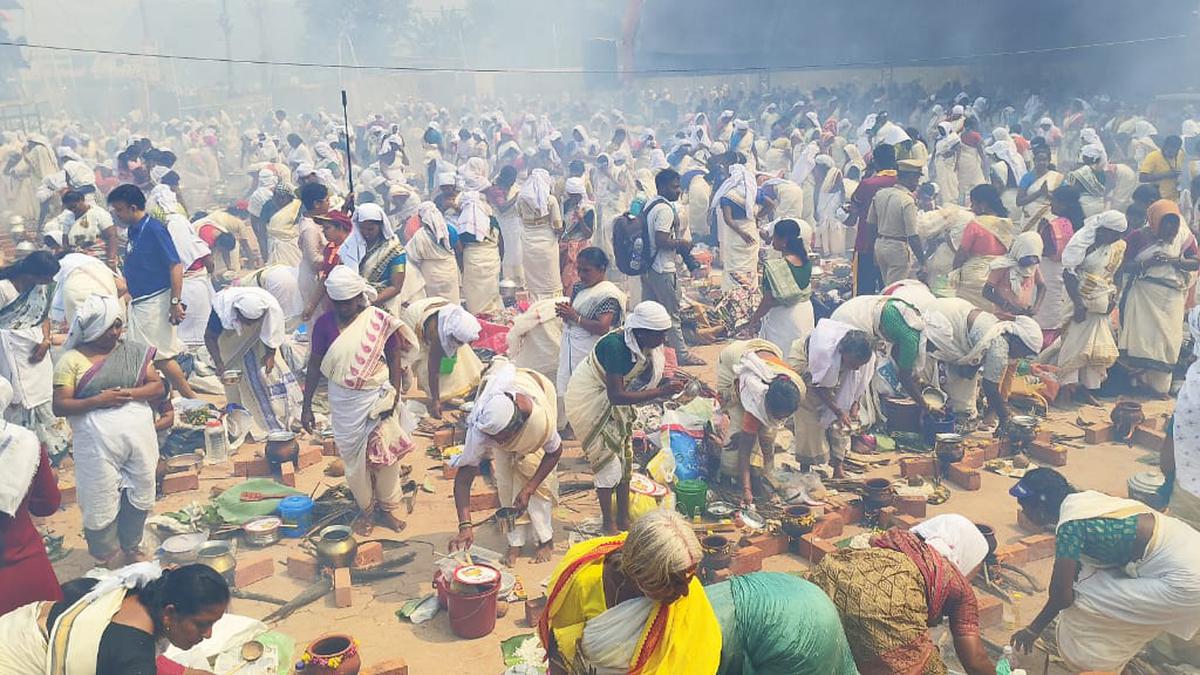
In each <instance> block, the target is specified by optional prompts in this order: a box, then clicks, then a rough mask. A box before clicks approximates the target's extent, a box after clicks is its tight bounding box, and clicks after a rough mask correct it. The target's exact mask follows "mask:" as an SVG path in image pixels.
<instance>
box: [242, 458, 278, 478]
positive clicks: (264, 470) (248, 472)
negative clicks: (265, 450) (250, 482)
mask: <svg viewBox="0 0 1200 675" xmlns="http://www.w3.org/2000/svg"><path fill="white" fill-rule="evenodd" d="M233 475H235V476H238V477H240V478H253V477H256V476H270V475H271V465H270V464H268V463H267V459H266V458H265V457H247V458H245V459H235V460H233Z"/></svg>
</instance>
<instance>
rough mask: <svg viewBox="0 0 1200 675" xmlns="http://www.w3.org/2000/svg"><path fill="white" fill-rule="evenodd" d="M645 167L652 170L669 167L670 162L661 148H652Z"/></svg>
mask: <svg viewBox="0 0 1200 675" xmlns="http://www.w3.org/2000/svg"><path fill="white" fill-rule="evenodd" d="M646 168H648V169H650V171H653V172H658V171H662V170H663V169H669V168H671V163H670V162H668V161H667V155H666V153H665V152H663V151H662V148H654V149H653V150H651V151H650V159H649V161H648V163H647V167H646Z"/></svg>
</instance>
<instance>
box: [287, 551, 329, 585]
mask: <svg viewBox="0 0 1200 675" xmlns="http://www.w3.org/2000/svg"><path fill="white" fill-rule="evenodd" d="M320 570H321V568H320V566H318V565H317V559H316V558H314V557H312V556H311V555H305V554H304V553H292V554H289V555H288V559H287V575H288V576H289V577H291V578H293V579H299V580H300V581H316V580H317V575H318V574H319V573H320Z"/></svg>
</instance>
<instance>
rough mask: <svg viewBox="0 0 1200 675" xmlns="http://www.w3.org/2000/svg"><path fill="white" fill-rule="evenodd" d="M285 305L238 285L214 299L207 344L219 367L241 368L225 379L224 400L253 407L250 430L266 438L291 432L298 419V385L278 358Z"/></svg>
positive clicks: (258, 436) (285, 364)
mask: <svg viewBox="0 0 1200 675" xmlns="http://www.w3.org/2000/svg"><path fill="white" fill-rule="evenodd" d="M284 323H285V319H284V316H283V308H282V307H280V305H279V301H278V300H276V299H275V297H274V296H272V295H271V294H270V293H269V292H267V291H266V290H264V289H262V288H253V287H240V286H234V287H231V288H226V289H225V290H223V291H221V292H220V293H217V295H216V296H215V297H214V298H213V309H212V315H211V316H210V317H209V319H208V328H207V330H205V332H204V343H205V346H206V347H208V353H209V354H210V355H212V358H213V364H214V365H215V366H216V368H217V372H220V373H224V372H225V371H226V370H227V369H233V370H240V371H241V372H242V376H241V378H240V379H239V380H238V382H237V383H236V384H225V385H224V386H225V400H226V401H228V402H229V403H237V404H238V405H241V406H243V407H244V408H246V410H247V411H249V412H250V417H251V423H250V435H251V437H253V438H254V439H255V440H259V441H261V440H263V439H264V438H266V436H267V435H269V434H270V433H272V432H279V431H292V430H293V427H294V426H295V423H296V422H298V421H299V419H300V401H301V393H300V384H299V383H298V382H297V381H296V376H295V375H294V374H293V373H292V371H291V369H290V368H288V365H287V359H284V358H282V357H279V358H277V351H278V349H279V348H280V346H282V345H283V339H284Z"/></svg>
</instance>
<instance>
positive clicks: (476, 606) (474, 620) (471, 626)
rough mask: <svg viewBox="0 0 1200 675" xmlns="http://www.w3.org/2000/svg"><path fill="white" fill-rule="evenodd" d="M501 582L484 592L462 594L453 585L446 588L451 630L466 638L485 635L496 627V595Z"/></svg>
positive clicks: (470, 638) (471, 638)
mask: <svg viewBox="0 0 1200 675" xmlns="http://www.w3.org/2000/svg"><path fill="white" fill-rule="evenodd" d="M499 593H500V582H499V581H497V582H495V583H493V584H492V585H491V586H490V587H488V588H487V590H485V591H483V592H482V593H475V594H472V595H460V594H459V593H456V592H455V590H454V588H453V587H450V588H446V611H447V612H448V613H449V615H450V630H452V631H454V634H455V635H457V636H458V637H460V638H463V639H465V640H473V639H475V638H480V637H483V636H484V635H487V634H488V633H491V632H492V630H494V629H495V628H496V596H497V595H498V594H499Z"/></svg>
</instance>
